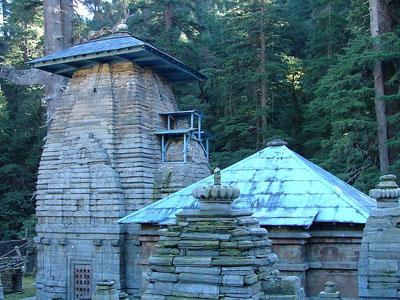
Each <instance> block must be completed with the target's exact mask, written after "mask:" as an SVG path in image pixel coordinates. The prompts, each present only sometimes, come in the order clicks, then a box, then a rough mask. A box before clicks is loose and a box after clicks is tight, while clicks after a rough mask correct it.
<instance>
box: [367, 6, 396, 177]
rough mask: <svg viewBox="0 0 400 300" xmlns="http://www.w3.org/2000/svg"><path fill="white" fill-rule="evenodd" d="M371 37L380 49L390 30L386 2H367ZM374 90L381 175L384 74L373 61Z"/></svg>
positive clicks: (385, 160)
mask: <svg viewBox="0 0 400 300" xmlns="http://www.w3.org/2000/svg"><path fill="white" fill-rule="evenodd" d="M369 10H370V26H371V36H372V38H373V39H374V46H373V47H374V49H375V50H376V51H379V50H380V49H381V46H380V41H379V37H380V35H381V34H382V33H385V32H389V31H390V30H391V22H390V14H389V7H388V3H387V1H386V0H369ZM373 72H374V88H375V113H376V121H377V128H378V144H379V163H380V171H381V172H382V173H388V172H389V150H388V145H387V141H388V133H387V121H386V107H385V102H384V101H383V100H382V96H384V95H385V82H384V72H383V67H382V61H381V60H378V59H377V60H375V61H374V66H373Z"/></svg>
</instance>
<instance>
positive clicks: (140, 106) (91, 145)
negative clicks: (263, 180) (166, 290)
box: [35, 62, 208, 300]
mask: <svg viewBox="0 0 400 300" xmlns="http://www.w3.org/2000/svg"><path fill="white" fill-rule="evenodd" d="M173 110H177V105H176V102H175V99H174V95H173V93H172V90H171V88H170V86H169V84H168V82H166V81H165V80H164V79H162V78H161V77H160V76H158V75H157V74H155V73H154V72H152V71H151V70H150V69H142V68H140V67H138V66H137V65H135V64H133V63H131V62H124V63H112V64H107V63H104V64H97V65H94V66H93V67H87V68H82V69H79V70H78V71H76V72H75V74H74V76H73V78H72V79H71V81H70V83H69V85H68V87H67V89H66V90H65V92H64V94H63V97H62V100H61V104H60V106H59V107H58V108H57V111H56V113H55V114H54V119H53V120H52V122H51V125H50V128H49V130H48V134H47V137H46V143H45V146H44V149H43V155H42V159H41V163H40V167H39V174H38V181H37V193H36V195H37V196H36V199H37V206H36V215H37V217H38V224H37V228H36V230H37V237H36V239H35V241H36V244H37V249H38V273H37V299H38V300H41V299H46V300H47V299H52V297H60V298H61V299H75V297H76V295H75V294H74V291H76V289H74V287H75V288H76V287H77V285H79V284H80V283H79V284H78V283H77V282H76V281H75V279H74V278H75V277H76V276H83V277H84V278H85V280H83V284H84V285H85V284H86V286H83V287H81V289H82V290H84V292H85V293H87V294H88V295H91V294H92V293H93V289H94V282H96V281H101V280H115V283H116V284H115V287H116V289H117V290H119V289H121V288H125V287H126V285H127V282H131V281H130V279H127V278H126V277H125V274H126V272H125V265H124V263H125V261H124V256H123V253H124V252H125V227H123V226H120V225H118V224H116V223H115V221H116V220H118V219H119V218H121V217H123V216H125V215H126V214H127V213H129V212H132V211H135V210H137V209H140V208H142V207H143V206H145V205H147V204H149V203H151V202H152V201H154V200H157V199H158V197H159V196H158V195H160V196H161V194H162V193H159V191H158V187H159V186H160V183H158V182H157V180H158V179H159V178H163V175H162V174H161V175H160V173H163V166H162V162H161V149H160V141H159V140H158V137H157V136H156V135H154V132H155V131H156V130H160V129H162V128H164V126H165V124H164V121H163V120H162V118H161V117H160V116H159V113H162V112H168V111H173ZM203 156H204V155H203ZM200 160H201V161H203V160H204V158H200ZM190 164H192V166H191V167H192V168H193V167H194V166H193V164H196V162H195V161H190V162H188V165H190ZM175 168H176V170H177V174H179V172H181V166H179V165H177V166H175ZM196 168H199V169H200V170H201V172H199V173H198V176H197V177H196V176H193V178H192V180H193V181H196V180H199V179H201V176H203V175H204V174H206V173H207V172H208V166H206V165H204V164H200V165H198V166H196ZM172 169H174V167H173V168H172ZM179 178H180V177H179V176H177V177H174V179H173V180H179ZM189 181H190V180H189ZM189 181H188V180H185V181H184V182H180V183H179V182H178V183H177V182H174V183H173V186H174V187H175V188H177V187H184V186H185V185H186V184H188V183H191V182H189ZM193 181H192V182H193ZM127 247H128V249H131V247H130V245H128V246H127ZM133 250H135V249H133ZM77 272H78V273H79V274H78V273H77Z"/></svg>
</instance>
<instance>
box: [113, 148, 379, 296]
mask: <svg viewBox="0 0 400 300" xmlns="http://www.w3.org/2000/svg"><path fill="white" fill-rule="evenodd" d="M222 178H223V184H226V185H232V186H235V187H237V188H239V189H240V191H241V192H240V196H239V198H237V199H236V200H235V201H234V203H233V207H234V208H236V209H245V210H246V209H248V210H251V211H252V212H253V216H254V217H256V218H257V219H258V220H259V222H260V225H262V226H264V227H265V228H267V229H268V230H269V232H270V238H271V239H272V240H273V245H274V246H273V248H274V251H275V253H277V254H278V256H279V258H280V261H279V263H278V268H279V269H280V270H281V271H282V272H285V273H287V274H291V275H293V274H295V275H299V276H300V277H301V278H302V282H303V284H304V286H305V290H306V295H307V296H308V297H316V296H318V294H319V292H320V289H321V287H322V286H323V283H324V282H326V281H329V280H333V281H334V282H336V283H337V286H338V288H339V290H341V292H342V294H343V295H344V296H345V297H346V298H348V299H357V297H358V292H357V260H358V254H359V247H360V243H361V238H362V232H363V228H364V225H365V223H366V221H367V219H368V216H369V214H370V211H371V210H372V209H373V208H375V207H376V201H375V200H374V199H372V198H370V197H369V196H367V195H365V194H363V193H362V192H360V191H359V190H357V189H355V188H354V187H352V186H350V185H348V184H347V183H345V182H343V181H342V180H340V179H339V178H337V177H335V176H333V175H332V174H330V173H329V172H327V171H325V170H324V169H322V168H320V167H318V166H317V165H315V164H313V163H312V162H310V161H309V160H307V159H305V158H304V157H302V156H300V155H299V154H297V153H295V152H293V151H292V150H290V149H289V148H288V147H287V146H286V143H285V142H283V141H281V140H275V141H272V142H270V143H269V145H268V147H267V148H265V149H263V150H261V151H259V152H257V153H255V154H253V155H251V156H250V157H248V158H245V159H243V160H242V161H239V162H237V163H235V164H234V165H232V166H230V167H228V168H226V169H224V170H222ZM212 181H213V178H212V176H209V177H207V178H205V179H203V180H200V181H198V182H196V183H194V184H192V185H190V186H188V187H186V188H183V189H182V190H180V191H178V192H176V193H173V194H171V195H169V196H167V197H165V198H164V199H162V200H160V201H157V202H155V203H153V204H151V205H149V206H147V207H145V208H142V209H140V210H138V211H136V212H133V213H131V214H129V215H127V216H126V217H124V218H122V219H121V220H120V221H119V222H120V223H123V224H141V226H142V229H144V228H146V229H147V230H148V232H146V230H142V231H140V232H138V233H137V234H138V239H139V240H140V239H141V238H143V236H146V238H147V240H149V237H148V235H150V232H151V230H152V229H151V228H157V227H163V226H165V225H170V224H174V223H175V215H176V214H177V213H179V212H181V211H182V210H183V209H196V208H198V205H199V201H198V200H197V199H195V198H194V197H193V196H192V192H193V190H195V189H196V188H200V187H203V186H207V185H209V184H211V183H212ZM152 226H153V227H152ZM141 235H142V236H141ZM147 247H148V245H147ZM142 261H143V259H142ZM143 267H144V268H145V266H143Z"/></svg>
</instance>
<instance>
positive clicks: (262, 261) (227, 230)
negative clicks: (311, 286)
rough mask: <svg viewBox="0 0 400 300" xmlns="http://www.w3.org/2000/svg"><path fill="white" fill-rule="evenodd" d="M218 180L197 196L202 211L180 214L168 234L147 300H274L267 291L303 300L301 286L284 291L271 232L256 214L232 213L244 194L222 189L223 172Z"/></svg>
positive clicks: (160, 247)
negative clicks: (272, 244)
mask: <svg viewBox="0 0 400 300" xmlns="http://www.w3.org/2000/svg"><path fill="white" fill-rule="evenodd" d="M214 174H215V175H214V179H215V181H214V185H213V186H206V187H202V188H198V189H196V190H194V191H193V196H194V197H196V198H197V199H199V200H200V210H183V211H182V212H179V213H178V214H177V225H172V226H168V228H167V229H166V230H164V232H163V235H162V236H161V238H160V242H159V243H158V244H157V249H156V255H154V256H152V257H150V258H149V263H150V268H151V273H150V283H149V285H148V288H147V290H146V291H145V292H144V294H143V295H142V299H143V300H144V299H146V300H150V299H151V300H164V299H170V298H171V299H172V298H173V299H175V298H176V299H274V298H273V297H270V296H271V295H267V294H266V291H267V292H268V293H270V292H271V293H274V291H275V292H277V291H278V290H279V292H282V293H283V294H284V293H285V292H286V293H287V295H290V296H291V297H289V298H285V299H301V298H302V290H301V288H300V287H299V284H298V280H295V279H294V280H293V278H292V280H289V281H284V280H283V281H284V282H286V283H288V282H290V284H288V287H290V288H288V289H286V290H284V289H283V290H282V289H280V287H281V286H282V282H283V281H282V280H281V278H280V277H279V276H278V274H279V273H278V272H277V271H276V270H275V268H274V263H275V262H276V261H277V259H278V258H277V256H276V255H275V254H274V253H272V251H271V248H270V247H271V241H270V240H268V232H267V230H266V229H264V228H261V227H260V226H259V222H258V221H257V219H255V218H253V217H252V213H251V212H250V211H243V210H233V209H232V206H231V204H232V201H233V200H234V199H236V198H237V197H238V196H239V189H238V188H236V187H232V186H224V185H222V184H221V177H220V171H219V169H216V171H215V173H214ZM273 283H274V284H275V287H276V289H275V290H274V289H272V288H271V286H272V284H273ZM293 287H298V289H294V288H293ZM279 292H278V293H279ZM282 293H281V294H282ZM276 299H278V298H276Z"/></svg>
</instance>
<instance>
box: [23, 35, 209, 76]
mask: <svg viewBox="0 0 400 300" xmlns="http://www.w3.org/2000/svg"><path fill="white" fill-rule="evenodd" d="M118 61H133V62H135V63H136V64H138V65H140V66H142V67H149V68H151V69H153V70H154V71H155V72H157V73H159V74H160V75H162V76H163V77H165V78H167V79H168V80H170V81H172V82H176V81H187V80H201V81H203V80H205V79H206V77H205V76H204V75H203V74H201V73H199V72H197V71H195V70H194V69H192V68H190V67H188V66H186V65H185V64H183V63H182V62H180V61H179V60H177V59H176V58H174V57H172V56H170V55H168V54H167V53H165V52H163V51H161V50H160V49H158V48H156V47H154V46H152V45H150V44H148V43H146V42H144V41H142V40H140V39H138V38H136V37H134V36H132V35H131V34H130V33H128V32H123V33H115V34H112V35H109V36H106V37H101V38H98V39H95V40H90V41H87V42H85V43H81V44H77V45H74V46H72V47H70V48H67V49H64V50H61V51H57V52H54V53H52V54H50V55H47V56H44V57H41V58H38V59H35V60H32V61H30V62H29V64H31V65H32V66H33V67H35V68H38V69H41V70H44V71H47V72H50V73H55V74H59V75H62V76H65V77H72V75H73V74H74V72H75V71H76V70H77V69H80V68H82V67H85V66H90V65H93V64H98V63H108V62H118Z"/></svg>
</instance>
